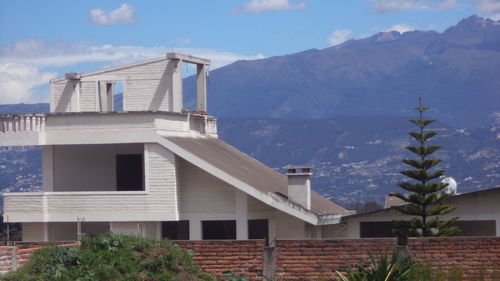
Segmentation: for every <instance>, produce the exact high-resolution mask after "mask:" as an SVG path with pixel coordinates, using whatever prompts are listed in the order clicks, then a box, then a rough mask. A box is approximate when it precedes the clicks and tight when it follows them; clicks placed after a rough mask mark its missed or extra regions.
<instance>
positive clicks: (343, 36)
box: [328, 29, 352, 46]
mask: <svg viewBox="0 0 500 281" xmlns="http://www.w3.org/2000/svg"><path fill="white" fill-rule="evenodd" d="M351 33H352V31H351V30H349V29H336V30H334V31H333V32H332V34H330V37H328V42H330V45H332V46H334V45H338V44H341V43H344V42H345V41H347V39H349V35H351Z"/></svg>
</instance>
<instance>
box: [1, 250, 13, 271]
mask: <svg viewBox="0 0 500 281" xmlns="http://www.w3.org/2000/svg"><path fill="white" fill-rule="evenodd" d="M15 253H16V247H12V246H0V274H4V273H7V272H9V271H10V270H12V269H14V268H15V261H14V260H13V259H12V258H13V257H15Z"/></svg>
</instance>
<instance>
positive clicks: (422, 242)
mask: <svg viewBox="0 0 500 281" xmlns="http://www.w3.org/2000/svg"><path fill="white" fill-rule="evenodd" d="M276 243H277V244H276V246H277V259H276V268H277V269H276V275H277V280H318V279H320V278H326V279H328V278H331V277H332V275H333V274H334V273H335V270H338V271H341V272H345V271H346V270H347V269H349V268H350V267H353V266H355V265H356V264H358V263H364V264H368V263H369V254H372V255H378V254H381V253H384V252H386V253H388V254H389V253H391V252H392V250H393V249H394V248H395V246H396V240H395V239H353V240H351V239H344V240H279V241H277V242H276ZM407 249H408V252H409V254H410V255H411V256H412V257H414V258H415V259H416V260H417V261H421V262H423V263H428V264H430V265H432V266H434V267H438V268H441V269H443V270H445V271H449V270H451V269H452V268H453V267H458V268H460V269H461V270H462V272H463V274H464V275H463V277H464V279H463V280H485V281H486V280H495V281H500V237H450V238H410V239H408V247H407ZM481 274H483V276H482V278H483V279H479V277H480V276H481Z"/></svg>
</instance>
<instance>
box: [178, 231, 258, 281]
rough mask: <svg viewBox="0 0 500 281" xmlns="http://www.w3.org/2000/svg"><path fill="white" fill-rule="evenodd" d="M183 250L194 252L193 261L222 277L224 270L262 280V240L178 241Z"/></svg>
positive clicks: (205, 269)
mask: <svg viewBox="0 0 500 281" xmlns="http://www.w3.org/2000/svg"><path fill="white" fill-rule="evenodd" d="M176 243H177V245H179V246H180V247H181V248H183V249H185V250H193V251H194V252H195V256H194V261H195V263H196V264H198V265H199V266H200V267H201V268H202V269H203V270H204V271H206V272H209V273H211V274H213V275H214V276H216V277H217V278H221V279H223V275H222V273H223V272H224V271H232V272H234V273H236V274H239V275H242V276H245V277H247V278H249V279H250V280H252V281H253V280H263V277H262V265H263V249H264V240H248V241H219V240H217V241H214V240H212V241H179V242H176Z"/></svg>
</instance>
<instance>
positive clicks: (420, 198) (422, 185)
mask: <svg viewBox="0 0 500 281" xmlns="http://www.w3.org/2000/svg"><path fill="white" fill-rule="evenodd" d="M428 109H429V108H428V107H424V106H422V100H421V98H419V106H418V107H417V108H415V110H417V111H418V112H419V117H420V118H419V119H418V120H410V122H411V123H413V124H415V125H416V126H417V127H418V129H419V130H418V131H416V132H410V133H409V134H410V136H411V137H412V138H413V139H414V140H415V141H417V143H418V145H416V146H408V147H406V149H408V150H409V151H411V152H413V153H414V154H416V155H417V156H418V157H417V159H406V160H403V163H405V164H407V165H409V166H410V167H411V169H408V170H404V171H401V173H402V174H403V175H405V176H407V177H408V178H410V179H411V180H410V181H407V182H402V183H399V184H398V186H399V187H401V188H402V189H404V190H406V191H409V192H410V193H409V194H406V195H404V194H401V193H391V196H395V197H397V198H399V199H401V200H403V201H404V202H405V203H406V204H405V205H401V206H393V208H394V209H396V210H397V211H399V212H400V213H402V214H405V215H409V216H414V218H413V219H411V220H409V221H396V222H395V223H396V225H397V227H398V228H397V229H395V232H396V234H397V235H398V236H399V237H408V236H425V237H428V236H453V235H455V234H457V233H458V232H459V228H458V227H456V226H453V223H454V222H455V221H456V220H457V219H458V218H452V219H449V220H441V219H440V218H439V216H440V215H444V214H447V213H449V212H451V211H453V210H454V209H455V208H456V207H455V206H450V205H445V204H442V203H443V201H445V200H446V199H447V198H449V197H450V196H451V195H450V194H446V193H443V192H441V191H442V190H443V189H444V188H445V187H446V186H447V185H448V184H447V183H443V182H440V181H439V180H438V179H439V177H441V176H442V175H443V174H444V172H445V171H444V170H438V169H433V168H434V167H435V166H436V165H438V164H439V163H440V162H441V159H435V158H430V157H429V156H430V155H431V154H432V153H434V152H436V151H437V150H439V149H440V148H441V147H440V146H437V145H426V142H427V141H428V140H429V139H431V138H432V137H434V136H435V135H436V132H435V131H432V130H427V129H426V127H427V126H428V125H429V124H431V123H433V122H434V121H435V120H425V119H423V112H424V111H426V110H428Z"/></svg>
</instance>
